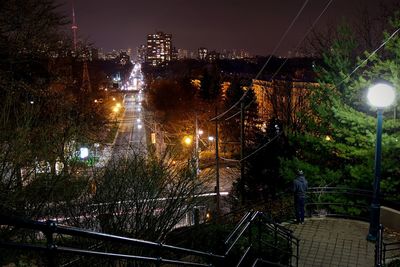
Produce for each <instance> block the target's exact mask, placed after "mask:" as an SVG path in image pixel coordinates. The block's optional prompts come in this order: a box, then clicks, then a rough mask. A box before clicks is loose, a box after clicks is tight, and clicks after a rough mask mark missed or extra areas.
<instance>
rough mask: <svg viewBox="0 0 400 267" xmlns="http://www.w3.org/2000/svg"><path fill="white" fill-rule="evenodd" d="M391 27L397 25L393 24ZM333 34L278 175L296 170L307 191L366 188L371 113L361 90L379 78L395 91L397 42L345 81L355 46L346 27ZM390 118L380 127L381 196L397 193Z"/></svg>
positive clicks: (395, 133)
mask: <svg viewBox="0 0 400 267" xmlns="http://www.w3.org/2000/svg"><path fill="white" fill-rule="evenodd" d="M393 23H397V25H400V23H399V20H398V19H397V20H393ZM338 33H339V34H338V36H339V37H340V38H339V39H338V40H336V41H335V42H334V43H333V45H332V47H330V48H328V49H327V51H326V53H325V54H324V57H323V59H324V64H323V65H322V66H319V67H318V69H317V71H318V73H319V77H320V78H319V84H320V87H319V88H315V89H314V90H313V92H312V94H311V97H310V105H311V109H312V112H313V115H312V116H308V117H307V118H308V119H307V125H306V129H305V131H304V133H302V134H299V133H297V134H296V135H290V136H289V139H290V140H291V142H292V143H291V145H292V146H294V148H295V149H296V153H295V154H293V155H292V157H291V158H283V159H282V169H281V174H282V175H283V176H285V177H286V178H288V179H292V177H293V176H294V173H293V172H294V170H296V169H297V168H301V169H304V171H305V173H306V175H307V176H308V178H309V182H310V185H313V186H318V185H321V186H325V185H326V186H348V187H352V188H365V189H372V186H371V185H372V181H373V161H374V147H375V138H376V132H375V131H376V118H375V116H376V113H375V111H374V110H373V109H371V108H370V107H369V106H368V104H367V101H366V97H365V96H366V90H367V88H368V87H369V86H371V84H373V83H374V82H375V81H376V80H379V79H385V80H387V81H388V82H390V83H392V84H393V85H394V87H395V88H397V90H398V88H399V85H400V83H399V78H398V73H400V62H399V52H398V51H399V49H400V41H399V38H398V37H395V38H393V39H392V40H390V41H389V42H388V43H387V45H386V46H385V51H384V53H382V54H383V55H384V56H381V57H378V56H377V55H375V56H374V57H373V59H372V61H370V62H369V63H368V64H364V65H362V67H361V68H360V69H359V70H358V71H357V72H356V73H354V74H353V75H352V76H351V77H349V76H348V74H349V73H351V71H352V69H353V68H354V66H355V65H356V64H355V63H358V64H359V63H361V60H360V59H356V57H355V56H354V53H353V51H354V50H355V49H356V48H357V42H356V40H355V39H354V34H353V33H352V32H351V31H350V30H349V28H346V27H344V26H342V27H340V28H339V31H338ZM386 36H388V35H387V34H386ZM368 55H369V54H368V53H365V56H368ZM391 114H393V108H392V110H390V109H388V110H386V112H385V123H384V128H383V129H384V131H383V144H382V147H383V157H382V159H383V161H382V190H383V191H386V192H387V191H392V192H395V191H397V190H399V182H398V179H393V178H394V177H398V176H399V174H400V173H399V172H400V168H399V166H398V164H396V162H398V160H399V158H398V151H399V148H400V144H399V143H398V142H397V140H398V139H399V138H400V136H399V128H400V123H399V122H398V121H395V120H394V119H393V116H391Z"/></svg>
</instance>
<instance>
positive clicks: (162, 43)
mask: <svg viewBox="0 0 400 267" xmlns="http://www.w3.org/2000/svg"><path fill="white" fill-rule="evenodd" d="M171 39H172V34H168V33H163V32H157V33H155V34H148V35H147V51H146V62H147V63H149V64H151V65H153V66H157V65H159V64H160V63H163V62H168V61H171V60H172V52H173V51H172V41H171Z"/></svg>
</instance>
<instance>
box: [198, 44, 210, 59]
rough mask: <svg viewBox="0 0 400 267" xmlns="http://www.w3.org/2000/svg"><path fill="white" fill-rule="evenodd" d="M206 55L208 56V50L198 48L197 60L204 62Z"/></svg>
mask: <svg viewBox="0 0 400 267" xmlns="http://www.w3.org/2000/svg"><path fill="white" fill-rule="evenodd" d="M207 54H208V49H207V48H205V47H200V48H199V49H198V50H197V55H198V59H200V60H206V58H207Z"/></svg>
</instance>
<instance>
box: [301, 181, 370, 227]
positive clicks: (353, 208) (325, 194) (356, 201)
mask: <svg viewBox="0 0 400 267" xmlns="http://www.w3.org/2000/svg"><path fill="white" fill-rule="evenodd" d="M371 199H372V191H369V190H363V189H354V188H343V187H311V188H309V189H308V191H307V200H306V205H305V209H306V212H307V214H308V215H309V216H331V217H342V218H351V219H357V220H362V221H367V220H368V219H369V209H370V205H371Z"/></svg>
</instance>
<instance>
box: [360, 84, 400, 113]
mask: <svg viewBox="0 0 400 267" xmlns="http://www.w3.org/2000/svg"><path fill="white" fill-rule="evenodd" d="M367 98H368V101H369V103H370V105H371V106H374V107H376V108H385V107H388V106H390V105H391V104H393V102H394V99H395V98H396V94H395V91H394V88H393V87H392V86H390V85H388V84H384V83H378V84H376V85H374V86H372V87H370V88H369V90H368V95H367Z"/></svg>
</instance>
